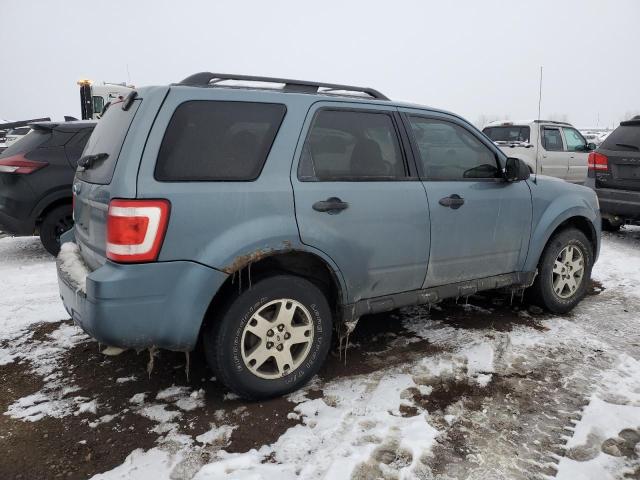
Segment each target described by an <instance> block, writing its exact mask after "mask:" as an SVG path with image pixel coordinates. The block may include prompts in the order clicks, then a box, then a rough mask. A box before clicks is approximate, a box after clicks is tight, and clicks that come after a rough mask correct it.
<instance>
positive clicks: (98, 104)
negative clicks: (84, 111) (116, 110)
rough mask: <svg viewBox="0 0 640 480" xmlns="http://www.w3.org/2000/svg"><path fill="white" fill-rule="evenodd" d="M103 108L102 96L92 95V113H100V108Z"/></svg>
mask: <svg viewBox="0 0 640 480" xmlns="http://www.w3.org/2000/svg"><path fill="white" fill-rule="evenodd" d="M103 108H104V98H102V97H100V96H94V97H93V113H94V114H97V113H102V109H103Z"/></svg>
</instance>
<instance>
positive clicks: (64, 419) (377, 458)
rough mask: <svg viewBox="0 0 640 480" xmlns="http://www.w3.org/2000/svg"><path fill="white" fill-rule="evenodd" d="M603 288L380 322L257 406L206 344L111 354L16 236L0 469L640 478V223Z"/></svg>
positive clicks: (395, 315) (4, 243) (6, 275)
mask: <svg viewBox="0 0 640 480" xmlns="http://www.w3.org/2000/svg"><path fill="white" fill-rule="evenodd" d="M593 277H594V282H593V285H592V287H591V289H590V294H589V295H588V297H587V298H586V299H585V300H584V301H583V302H582V303H581V304H580V305H579V306H578V307H577V308H576V309H575V310H574V311H573V312H572V313H571V314H569V315H566V316H564V317H560V316H552V315H549V314H547V313H544V312H542V311H541V310H539V309H538V308H536V307H532V306H529V305H528V304H527V303H526V301H523V300H521V299H520V298H511V296H509V295H506V294H500V293H491V294H487V295H482V296H474V297H471V298H469V299H459V300H458V301H457V302H456V301H448V302H445V303H443V304H440V305H438V306H436V307H432V308H431V309H428V308H426V307H424V308H422V307H421V308H417V307H414V308H407V309H404V310H400V311H396V312H392V313H389V314H381V315H376V316H370V317H364V318H362V319H361V321H360V322H359V324H358V326H357V328H356V330H355V331H354V332H353V334H352V335H351V337H350V339H349V347H348V349H347V351H346V358H345V352H344V351H343V352H338V349H337V346H336V348H334V349H333V351H332V353H331V354H330V358H329V360H328V362H327V364H326V365H325V366H324V367H323V369H322V370H321V372H320V374H319V375H318V376H317V377H316V378H315V379H314V381H313V382H312V383H311V384H310V385H309V386H308V387H306V388H305V389H304V390H302V391H300V392H297V393H294V394H292V395H289V396H288V397H286V398H279V399H274V400H271V401H267V402H257V403H256V402H245V401H243V400H240V399H238V398H236V397H235V396H234V395H232V394H230V393H229V392H227V391H226V390H224V389H223V387H222V386H221V385H220V384H219V383H218V382H217V381H216V380H215V378H213V377H212V376H211V375H212V374H211V373H210V372H209V371H208V370H207V368H206V367H205V365H204V359H203V358H202V354H201V352H199V351H196V352H193V353H192V354H191V355H190V356H189V357H188V358H187V356H186V355H185V354H182V353H173V352H166V351H160V352H149V351H141V352H135V351H126V352H124V353H122V354H120V355H117V356H107V355H104V354H103V353H101V351H102V350H103V349H104V346H100V345H98V344H97V343H96V342H95V341H93V340H91V339H90V338H89V337H87V336H86V335H85V334H84V333H83V332H82V331H81V330H80V329H79V328H77V327H76V326H75V325H73V323H72V322H71V321H70V320H69V317H68V315H67V314H66V312H65V311H64V309H63V307H62V304H61V302H60V301H59V298H58V289H57V283H56V278H55V266H54V261H53V260H52V258H51V257H49V256H48V254H47V253H46V252H45V251H44V250H43V249H42V247H41V246H40V243H39V241H38V240H37V239H36V238H10V237H6V238H1V239H0V282H1V284H2V287H3V288H2V295H1V296H0V381H1V383H2V386H3V388H2V389H1V390H0V411H1V412H2V415H0V450H1V451H2V452H3V453H2V455H1V456H0V478H2V479H9V478H21V479H31V478H34V479H35V478H72V479H75V478H89V477H92V476H94V475H96V478H100V479H115V478H135V479H143V478H154V480H159V479H164V478H167V479H168V478H171V479H191V478H195V479H220V478H241V479H248V478H277V479H289V478H304V479H307V478H309V479H311V478H330V479H341V478H345V479H349V478H353V479H368V478H385V479H396V478H407V479H410V478H421V479H482V480H491V479H538V478H540V479H542V478H559V479H566V480H568V479H571V480H575V479H594V480H595V479H597V480H605V479H640V458H639V457H640V328H639V327H640V229H638V228H633V227H628V228H625V229H623V231H622V232H620V233H616V234H606V235H605V238H604V240H603V247H602V252H601V255H600V260H599V262H598V263H597V264H596V267H595V270H594V274H593Z"/></svg>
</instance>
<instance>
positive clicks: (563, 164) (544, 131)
mask: <svg viewBox="0 0 640 480" xmlns="http://www.w3.org/2000/svg"><path fill="white" fill-rule="evenodd" d="M482 131H483V132H484V134H485V135H487V136H488V137H489V138H490V139H491V140H492V141H493V142H494V143H495V144H496V145H498V146H499V147H500V149H501V150H502V151H503V152H504V153H506V154H507V156H509V157H514V158H519V159H521V160H523V161H524V162H525V163H526V164H527V165H529V168H530V169H531V172H532V173H539V174H542V175H549V176H551V177H556V178H561V179H563V180H566V181H567V182H572V183H584V181H585V180H586V178H587V158H588V156H589V152H590V151H591V150H594V149H595V148H596V145H595V144H594V143H590V142H588V141H587V140H586V139H585V138H584V137H583V136H582V134H581V133H580V132H579V131H578V130H577V129H576V128H574V127H573V126H572V125H571V124H570V123H566V122H556V121H552V120H525V121H497V122H491V123H489V124H488V125H486V126H485V127H484V128H483V129H482Z"/></svg>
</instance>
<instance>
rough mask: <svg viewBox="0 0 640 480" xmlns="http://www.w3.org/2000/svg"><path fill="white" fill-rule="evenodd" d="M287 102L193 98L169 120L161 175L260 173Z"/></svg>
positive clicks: (246, 177)
mask: <svg viewBox="0 0 640 480" xmlns="http://www.w3.org/2000/svg"><path fill="white" fill-rule="evenodd" d="M285 112H286V107H285V106H284V105H282V104H276V103H256V102H226V101H210V100H193V101H189V102H185V103H183V104H181V105H180V106H179V107H178V108H176V111H175V112H174V113H173V116H172V117H171V121H170V122H169V125H168V126H167V130H166V131H165V134H164V138H163V139H162V144H161V146H160V151H159V152H158V160H157V162H156V167H155V178H156V180H159V181H163V182H170V181H174V182H175V181H183V182H184V181H251V180H255V179H256V178H258V176H259V175H260V172H261V171H262V167H263V166H264V163H265V161H266V159H267V156H268V155H269V151H270V150H271V146H272V144H273V141H274V140H275V137H276V134H277V133H278V130H279V129H280V124H281V123H282V120H283V118H284V115H285Z"/></svg>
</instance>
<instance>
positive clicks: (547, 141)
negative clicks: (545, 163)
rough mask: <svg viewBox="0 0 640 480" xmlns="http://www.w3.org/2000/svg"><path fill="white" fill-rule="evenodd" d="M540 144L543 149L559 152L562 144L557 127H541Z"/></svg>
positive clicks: (561, 149)
mask: <svg viewBox="0 0 640 480" xmlns="http://www.w3.org/2000/svg"><path fill="white" fill-rule="evenodd" d="M542 146H543V147H544V149H545V150H548V151H551V152H561V151H563V150H564V146H563V145H562V137H561V136H560V130H559V129H557V128H543V129H542Z"/></svg>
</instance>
